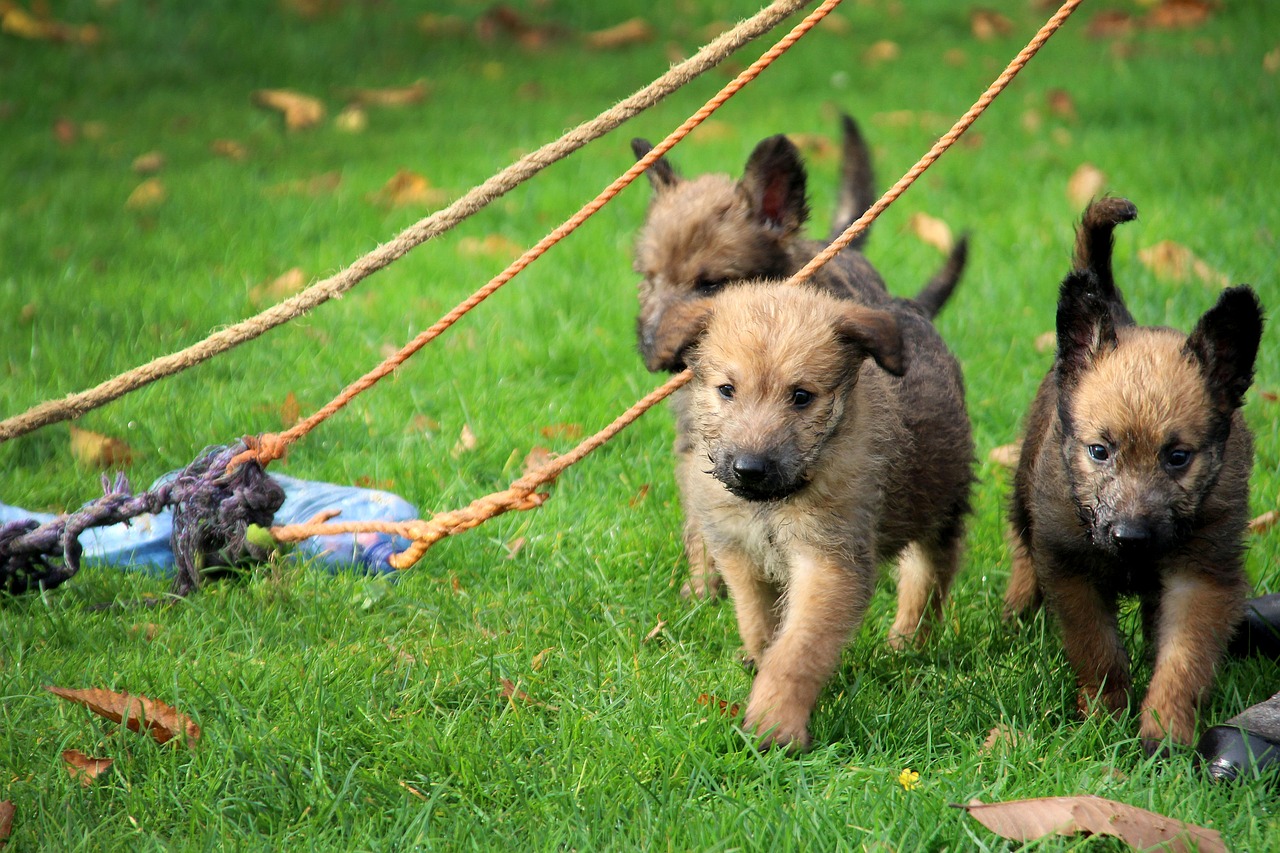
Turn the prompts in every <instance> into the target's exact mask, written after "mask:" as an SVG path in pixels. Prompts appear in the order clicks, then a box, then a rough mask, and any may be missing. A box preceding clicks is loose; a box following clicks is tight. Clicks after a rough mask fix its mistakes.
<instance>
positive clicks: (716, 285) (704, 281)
mask: <svg viewBox="0 0 1280 853" xmlns="http://www.w3.org/2000/svg"><path fill="white" fill-rule="evenodd" d="M725 281H726V280H725V279H723V278H712V277H711V276H709V275H700V276H698V277H697V278H695V279H694V280H693V286H694V287H695V288H697V290H698V292H699V293H701V294H703V295H710V294H712V293H715V292H716V291H717V290H719V289H720V288H722V287H724V285H725Z"/></svg>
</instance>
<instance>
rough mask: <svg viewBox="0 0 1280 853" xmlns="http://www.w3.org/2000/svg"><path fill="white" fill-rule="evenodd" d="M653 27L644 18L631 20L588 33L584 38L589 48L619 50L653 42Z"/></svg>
mask: <svg viewBox="0 0 1280 853" xmlns="http://www.w3.org/2000/svg"><path fill="white" fill-rule="evenodd" d="M653 35H654V32H653V25H652V24H650V23H649V22H648V21H646V20H645V19H644V18H631V19H629V20H626V21H623V22H622V23H620V24H615V25H614V26H612V27H609V28H607V29H603V30H596V31H595V32H593V33H587V34H586V35H585V36H583V37H582V40H583V41H584V42H586V45H587V47H591V48H595V49H596V50H617V49H618V48H620V47H627V46H628V45H633V44H645V43H647V42H650V41H652V40H653Z"/></svg>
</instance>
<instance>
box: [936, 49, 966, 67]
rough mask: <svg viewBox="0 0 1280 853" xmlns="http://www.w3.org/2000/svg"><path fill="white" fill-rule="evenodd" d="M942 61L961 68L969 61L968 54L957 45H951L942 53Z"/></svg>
mask: <svg viewBox="0 0 1280 853" xmlns="http://www.w3.org/2000/svg"><path fill="white" fill-rule="evenodd" d="M942 61H943V62H945V63H946V64H948V65H950V66H951V67H952V68H963V67H964V66H965V65H967V64H968V63H969V54H967V53H965V52H964V50H962V49H961V48H958V47H953V48H950V49H948V50H947V52H946V53H944V54H942Z"/></svg>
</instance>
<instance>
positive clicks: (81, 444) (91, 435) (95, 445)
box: [71, 425, 133, 469]
mask: <svg viewBox="0 0 1280 853" xmlns="http://www.w3.org/2000/svg"><path fill="white" fill-rule="evenodd" d="M71 458H72V459H74V460H76V461H77V462H79V463H80V464H81V465H84V466H87V467H89V468H103V469H105V468H115V467H120V468H128V467H129V466H130V465H132V464H133V450H132V449H131V448H130V447H129V445H128V444H126V443H125V442H124V441H123V440H121V439H118V438H114V437H112V436H109V435H103V434H102V433H98V432H92V431H90V430H87V429H80V427H78V426H75V425H72V426H71Z"/></svg>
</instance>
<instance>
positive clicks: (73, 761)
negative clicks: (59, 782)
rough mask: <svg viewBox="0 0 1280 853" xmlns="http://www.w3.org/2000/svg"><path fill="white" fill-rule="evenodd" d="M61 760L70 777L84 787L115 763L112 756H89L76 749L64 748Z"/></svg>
mask: <svg viewBox="0 0 1280 853" xmlns="http://www.w3.org/2000/svg"><path fill="white" fill-rule="evenodd" d="M62 761H63V763H64V764H66V765H67V770H68V771H69V772H70V773H71V778H72V779H77V780H79V782H80V784H81V785H83V786H85V787H86V788H87V787H89V786H90V785H92V784H93V780H95V779H97V778H98V777H99V776H101V775H102V774H103V773H105V772H106V771H107V770H108V769H109V768H110V767H111V765H112V764H114V763H115V759H113V758H90V757H89V756H87V755H85V754H84V753H83V752H81V751H80V750H78V749H64V750H63V751H62Z"/></svg>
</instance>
